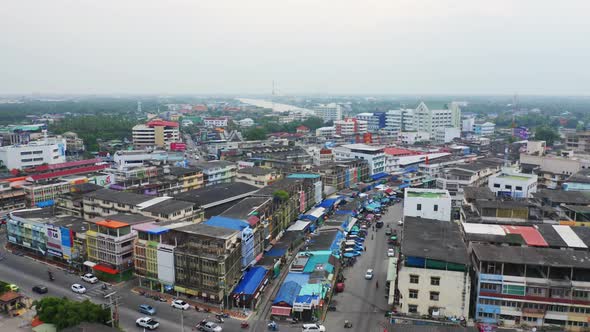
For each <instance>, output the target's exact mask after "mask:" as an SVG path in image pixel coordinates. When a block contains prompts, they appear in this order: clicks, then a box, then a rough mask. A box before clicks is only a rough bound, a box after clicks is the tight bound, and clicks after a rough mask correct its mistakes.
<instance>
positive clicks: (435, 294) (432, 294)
mask: <svg viewBox="0 0 590 332" xmlns="http://www.w3.org/2000/svg"><path fill="white" fill-rule="evenodd" d="M438 296H439V292H430V300H431V301H438Z"/></svg>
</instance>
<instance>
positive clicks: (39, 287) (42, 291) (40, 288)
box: [33, 285, 48, 294]
mask: <svg viewBox="0 0 590 332" xmlns="http://www.w3.org/2000/svg"><path fill="white" fill-rule="evenodd" d="M33 292H35V293H37V294H45V293H47V292H48V289H47V287H45V286H43V285H36V286H33Z"/></svg>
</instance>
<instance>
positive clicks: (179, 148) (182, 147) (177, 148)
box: [170, 142, 186, 151]
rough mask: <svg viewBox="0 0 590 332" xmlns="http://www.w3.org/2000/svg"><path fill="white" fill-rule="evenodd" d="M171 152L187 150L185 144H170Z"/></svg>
mask: <svg viewBox="0 0 590 332" xmlns="http://www.w3.org/2000/svg"><path fill="white" fill-rule="evenodd" d="M170 150H171V151H184V150H186V144H185V143H176V142H175V143H170Z"/></svg>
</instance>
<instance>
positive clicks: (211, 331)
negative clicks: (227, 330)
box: [197, 321, 223, 332]
mask: <svg viewBox="0 0 590 332" xmlns="http://www.w3.org/2000/svg"><path fill="white" fill-rule="evenodd" d="M197 330H199V331H205V332H221V331H223V328H222V327H221V326H219V325H217V324H215V323H213V322H207V321H202V322H200V323H199V324H198V325H197Z"/></svg>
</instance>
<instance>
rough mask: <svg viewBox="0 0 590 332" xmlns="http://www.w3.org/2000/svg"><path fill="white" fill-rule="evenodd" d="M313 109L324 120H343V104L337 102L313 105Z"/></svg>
mask: <svg viewBox="0 0 590 332" xmlns="http://www.w3.org/2000/svg"><path fill="white" fill-rule="evenodd" d="M313 111H314V112H315V115H316V116H317V117H320V118H322V119H323V120H324V122H328V121H337V120H342V106H340V105H338V104H336V103H330V104H319V105H316V106H314V107H313Z"/></svg>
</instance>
